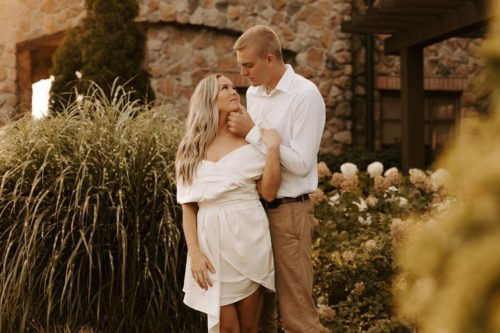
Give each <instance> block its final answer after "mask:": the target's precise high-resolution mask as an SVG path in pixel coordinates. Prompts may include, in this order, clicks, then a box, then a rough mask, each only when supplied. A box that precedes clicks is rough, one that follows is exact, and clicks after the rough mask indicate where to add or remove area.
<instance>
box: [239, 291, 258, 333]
mask: <svg viewBox="0 0 500 333" xmlns="http://www.w3.org/2000/svg"><path fill="white" fill-rule="evenodd" d="M262 301H263V291H262V287H259V289H257V290H256V291H255V292H254V293H253V294H252V295H250V296H248V297H247V298H244V299H242V300H241V301H239V302H237V303H236V309H237V311H238V318H239V323H240V332H241V333H258V328H259V318H260V312H261V310H262Z"/></svg>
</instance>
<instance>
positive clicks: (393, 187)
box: [387, 186, 399, 192]
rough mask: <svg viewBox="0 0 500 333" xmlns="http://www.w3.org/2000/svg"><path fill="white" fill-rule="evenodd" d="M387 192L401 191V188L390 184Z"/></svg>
mask: <svg viewBox="0 0 500 333" xmlns="http://www.w3.org/2000/svg"><path fill="white" fill-rule="evenodd" d="M387 192H399V189H398V188H397V187H396V186H390V187H389V188H388V189H387Z"/></svg>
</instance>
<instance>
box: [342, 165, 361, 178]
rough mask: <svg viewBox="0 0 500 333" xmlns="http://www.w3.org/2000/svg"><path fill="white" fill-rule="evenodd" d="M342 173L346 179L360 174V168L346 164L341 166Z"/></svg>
mask: <svg viewBox="0 0 500 333" xmlns="http://www.w3.org/2000/svg"><path fill="white" fill-rule="evenodd" d="M340 171H341V172H342V174H343V175H344V177H351V176H355V175H357V174H358V167H357V166H356V165H355V164H352V163H344V164H342V165H341V166H340Z"/></svg>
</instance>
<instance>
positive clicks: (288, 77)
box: [258, 64, 295, 96]
mask: <svg viewBox="0 0 500 333" xmlns="http://www.w3.org/2000/svg"><path fill="white" fill-rule="evenodd" d="M285 68H286V70H285V73H283V76H282V77H281V79H280V80H279V82H278V84H277V85H276V87H275V88H274V90H273V91H272V92H271V93H270V94H269V95H268V96H270V95H273V94H275V92H276V91H282V92H287V91H288V89H290V85H291V84H292V80H293V76H294V74H295V72H294V70H293V68H292V66H291V65H289V64H285ZM258 91H259V93H260V94H262V95H267V93H266V87H265V86H264V85H262V86H259V87H258Z"/></svg>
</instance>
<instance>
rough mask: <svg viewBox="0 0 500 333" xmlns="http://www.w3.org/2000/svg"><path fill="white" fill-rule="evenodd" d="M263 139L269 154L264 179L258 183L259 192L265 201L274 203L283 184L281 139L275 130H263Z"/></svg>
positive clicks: (267, 154)
mask: <svg viewBox="0 0 500 333" xmlns="http://www.w3.org/2000/svg"><path fill="white" fill-rule="evenodd" d="M261 138H262V141H263V142H264V143H265V144H266V146H267V153H266V164H265V166H264V172H263V174H262V178H261V179H259V180H258V181H257V191H258V192H259V195H260V196H261V197H262V198H264V200H266V201H273V200H274V199H275V198H276V195H277V194H278V189H279V187H280V184H281V167H280V144H281V137H280V135H279V134H278V131H277V130H275V129H262V130H261Z"/></svg>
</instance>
